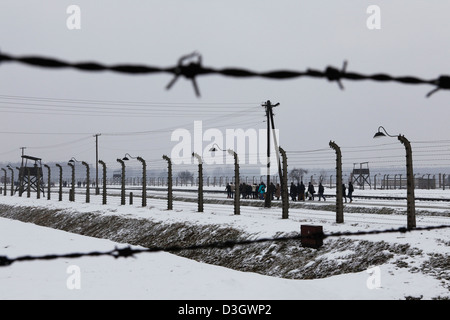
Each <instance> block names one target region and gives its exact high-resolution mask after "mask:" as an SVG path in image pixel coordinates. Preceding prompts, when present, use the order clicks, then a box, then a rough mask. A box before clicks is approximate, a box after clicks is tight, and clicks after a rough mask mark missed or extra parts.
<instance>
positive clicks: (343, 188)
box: [342, 184, 347, 203]
mask: <svg viewBox="0 0 450 320" xmlns="http://www.w3.org/2000/svg"><path fill="white" fill-rule="evenodd" d="M342 196H343V197H344V199H345V203H347V196H346V195H345V184H342Z"/></svg>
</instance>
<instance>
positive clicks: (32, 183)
mask: <svg viewBox="0 0 450 320" xmlns="http://www.w3.org/2000/svg"><path fill="white" fill-rule="evenodd" d="M29 162H34V163H32V164H31V163H29ZM28 188H29V189H30V191H38V190H39V191H40V192H42V195H44V179H43V178H42V162H41V159H40V158H36V157H32V156H26V155H23V156H22V164H21V166H20V169H19V185H18V186H17V188H16V191H19V195H20V196H21V195H22V193H23V192H24V191H27V190H28Z"/></svg>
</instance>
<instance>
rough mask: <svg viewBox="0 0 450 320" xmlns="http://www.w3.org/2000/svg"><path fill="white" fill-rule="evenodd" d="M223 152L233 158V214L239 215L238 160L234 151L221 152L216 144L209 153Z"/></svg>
mask: <svg viewBox="0 0 450 320" xmlns="http://www.w3.org/2000/svg"><path fill="white" fill-rule="evenodd" d="M219 150H220V151H223V152H228V153H229V154H230V155H232V156H233V157H234V181H235V187H234V214H235V215H239V214H241V208H240V201H241V200H240V194H239V184H240V183H239V158H238V155H237V153H236V152H235V151H233V150H231V149H228V150H223V149H221V148H220V147H219V146H218V145H217V144H214V145H213V147H212V148H211V149H209V151H212V152H215V151H219Z"/></svg>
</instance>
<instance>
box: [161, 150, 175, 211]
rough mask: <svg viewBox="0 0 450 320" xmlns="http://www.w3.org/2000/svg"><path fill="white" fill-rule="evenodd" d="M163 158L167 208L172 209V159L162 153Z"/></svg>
mask: <svg viewBox="0 0 450 320" xmlns="http://www.w3.org/2000/svg"><path fill="white" fill-rule="evenodd" d="M163 159H164V160H166V161H167V165H168V169H167V210H172V208H173V198H172V160H171V159H170V158H169V157H168V156H166V155H163Z"/></svg>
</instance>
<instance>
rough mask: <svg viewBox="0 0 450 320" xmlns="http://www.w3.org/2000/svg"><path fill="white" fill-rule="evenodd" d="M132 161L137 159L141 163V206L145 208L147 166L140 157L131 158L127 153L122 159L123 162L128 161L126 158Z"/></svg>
mask: <svg viewBox="0 0 450 320" xmlns="http://www.w3.org/2000/svg"><path fill="white" fill-rule="evenodd" d="M127 156H128V157H130V158H132V159H137V160H138V161H139V162H140V163H142V206H143V207H146V206H147V164H146V162H145V160H144V159H142V158H141V157H132V156H130V154H129V153H126V154H125V157H124V158H123V159H122V160H124V161H128V160H130V159H129V158H128V157H127Z"/></svg>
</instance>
